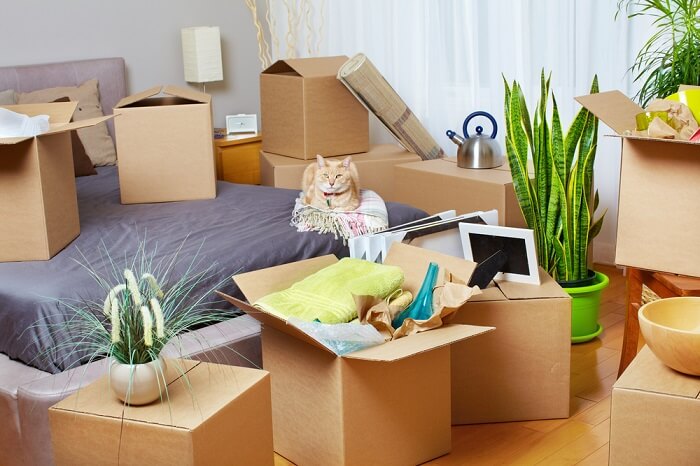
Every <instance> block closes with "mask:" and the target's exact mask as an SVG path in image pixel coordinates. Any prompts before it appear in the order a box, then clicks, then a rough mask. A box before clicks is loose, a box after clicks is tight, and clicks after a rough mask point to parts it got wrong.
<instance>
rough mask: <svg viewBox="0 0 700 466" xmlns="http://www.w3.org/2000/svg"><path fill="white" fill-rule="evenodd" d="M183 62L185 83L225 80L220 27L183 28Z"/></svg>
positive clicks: (203, 87)
mask: <svg viewBox="0 0 700 466" xmlns="http://www.w3.org/2000/svg"><path fill="white" fill-rule="evenodd" d="M181 34H182V61H183V64H184V68H185V81H187V82H188V83H199V84H202V90H203V91H204V92H206V83H208V82H213V81H222V80H223V79H224V71H223V66H222V64H221V35H220V32H219V28H218V26H200V27H188V28H183V29H182V31H181Z"/></svg>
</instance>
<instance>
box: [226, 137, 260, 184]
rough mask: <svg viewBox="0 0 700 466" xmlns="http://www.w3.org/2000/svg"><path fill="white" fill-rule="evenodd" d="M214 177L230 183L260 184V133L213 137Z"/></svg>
mask: <svg viewBox="0 0 700 466" xmlns="http://www.w3.org/2000/svg"><path fill="white" fill-rule="evenodd" d="M214 144H215V146H216V177H217V179H219V180H223V181H229V182H231V183H243V184H260V149H261V148H262V135H260V134H255V135H250V134H245V135H235V136H234V135H229V136H227V137H225V138H222V139H215V140H214Z"/></svg>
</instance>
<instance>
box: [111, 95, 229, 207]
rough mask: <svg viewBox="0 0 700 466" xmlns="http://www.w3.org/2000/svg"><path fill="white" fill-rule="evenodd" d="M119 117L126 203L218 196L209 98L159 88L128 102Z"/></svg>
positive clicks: (119, 155)
mask: <svg viewBox="0 0 700 466" xmlns="http://www.w3.org/2000/svg"><path fill="white" fill-rule="evenodd" d="M160 94H162V95H160ZM114 113H115V115H117V118H116V119H115V120H114V129H115V136H116V143H117V158H118V167H119V189H120V192H121V202H122V204H139V203H149V202H168V201H185V200H195V199H213V198H215V197H216V161H215V157H214V136H213V132H212V131H213V130H212V122H211V97H210V96H209V95H207V94H203V93H201V92H197V91H193V90H191V89H183V88H179V87H175V86H156V87H153V88H151V89H148V90H145V91H143V92H140V93H138V94H134V95H132V96H130V97H125V98H123V99H122V100H120V101H119V103H118V104H117V105H116V107H114Z"/></svg>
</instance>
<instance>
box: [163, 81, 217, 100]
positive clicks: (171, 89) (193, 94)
mask: <svg viewBox="0 0 700 466" xmlns="http://www.w3.org/2000/svg"><path fill="white" fill-rule="evenodd" d="M163 94H168V95H172V96H175V97H182V98H183V99H187V100H192V101H194V102H199V103H202V104H208V103H209V102H211V96H210V95H209V94H205V93H204V92H199V91H196V90H194V89H187V88H185V87H178V86H173V85H172V84H169V85H167V86H165V87H164V88H163Z"/></svg>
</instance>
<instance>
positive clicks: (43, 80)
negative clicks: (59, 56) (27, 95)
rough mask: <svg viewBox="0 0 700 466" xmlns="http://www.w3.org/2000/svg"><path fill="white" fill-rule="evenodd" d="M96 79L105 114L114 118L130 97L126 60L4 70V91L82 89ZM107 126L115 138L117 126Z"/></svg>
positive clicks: (0, 75) (0, 79)
mask: <svg viewBox="0 0 700 466" xmlns="http://www.w3.org/2000/svg"><path fill="white" fill-rule="evenodd" d="M93 78H97V80H98V81H99V90H100V104H101V105H102V111H103V112H104V114H105V115H111V114H112V109H113V108H114V106H115V105H116V104H117V102H119V100H120V99H121V98H123V97H126V69H125V64H124V59H123V58H99V59H95V60H80V61H68V62H62V63H47V64H45V65H24V66H7V67H0V91H2V90H5V89H14V90H15V91H16V92H32V91H36V90H38V89H46V88H48V87H62V86H78V85H80V84H82V83H83V82H85V81H87V80H89V79H93ZM107 125H108V127H109V133H110V134H111V135H112V138H114V123H113V122H112V121H111V120H110V121H108V122H107Z"/></svg>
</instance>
